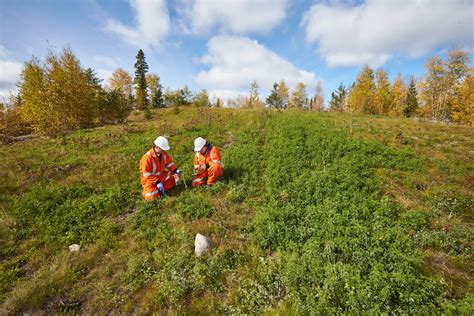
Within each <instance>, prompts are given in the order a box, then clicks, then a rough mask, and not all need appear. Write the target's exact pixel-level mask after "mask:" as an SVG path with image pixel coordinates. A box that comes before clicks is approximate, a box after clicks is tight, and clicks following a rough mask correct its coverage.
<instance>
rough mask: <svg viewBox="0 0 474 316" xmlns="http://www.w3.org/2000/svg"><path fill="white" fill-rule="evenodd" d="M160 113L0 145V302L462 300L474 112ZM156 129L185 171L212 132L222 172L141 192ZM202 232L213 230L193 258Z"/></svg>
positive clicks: (152, 305) (87, 308) (238, 309)
mask: <svg viewBox="0 0 474 316" xmlns="http://www.w3.org/2000/svg"><path fill="white" fill-rule="evenodd" d="M154 116H155V118H154V119H153V120H151V121H142V120H141V119H140V117H132V122H131V123H129V124H128V125H121V126H108V127H103V128H99V129H94V130H83V131H77V132H74V133H71V134H69V135H66V136H63V137H59V138H56V139H41V138H37V139H34V140H31V141H28V142H25V143H17V144H13V145H10V146H6V147H2V149H1V151H0V158H1V164H2V165H1V166H0V167H1V170H2V171H1V172H2V173H3V174H1V177H2V178H3V179H5V181H3V183H2V187H1V188H0V192H1V197H0V206H1V207H2V209H3V210H4V211H3V212H2V215H1V219H0V220H1V222H0V249H1V250H0V251H1V252H0V256H1V265H0V302H1V303H2V304H3V305H2V311H3V312H5V311H10V312H19V311H28V310H45V311H50V312H57V311H78V310H80V311H82V312H110V311H121V312H152V311H161V312H169V313H176V312H187V313H193V314H195V313H197V312H201V313H202V314H208V313H209V312H220V313H242V312H244V313H249V312H254V313H258V312H262V311H264V310H267V311H269V312H272V311H273V312H276V311H283V312H288V313H290V312H292V311H296V312H308V313H314V312H318V311H319V312H327V311H351V310H353V309H356V310H366V311H421V310H427V311H431V310H433V309H447V310H449V309H455V308H457V309H459V310H460V311H467V310H465V309H466V308H469V307H470V306H471V305H470V303H472V285H471V290H469V282H470V280H472V271H473V262H474V260H473V259H474V258H473V257H474V254H473V248H472V240H473V238H472V237H473V236H472V235H473V217H472V196H473V189H474V188H473V187H474V185H473V183H474V171H473V163H474V155H473V149H474V137H473V136H474V130H473V129H472V128H469V127H463V126H446V125H440V124H432V123H423V122H415V121H412V120H405V119H395V118H378V117H367V116H347V115H333V114H327V113H323V114H307V113H272V112H259V111H235V110H207V109H191V108H188V109H185V110H182V111H181V112H180V113H179V114H174V113H173V112H172V111H171V110H163V111H158V112H156V113H155V114H154ZM165 119H166V120H165ZM158 133H160V134H165V135H168V136H169V137H170V142H171V145H172V151H171V154H172V157H173V158H174V160H175V161H176V162H177V163H178V164H179V165H180V166H181V167H182V169H183V170H184V172H185V175H187V177H186V178H185V180H186V181H185V182H186V184H187V185H189V184H190V176H189V175H190V174H191V168H192V163H191V159H192V152H190V149H191V145H192V140H193V139H194V137H196V136H198V135H204V136H207V137H208V138H209V139H210V140H212V142H213V143H214V144H215V145H217V146H219V147H220V148H221V149H222V153H223V161H224V163H225V165H226V172H225V176H224V179H222V181H220V182H219V183H218V184H217V185H216V186H215V187H213V188H212V189H197V190H191V189H189V188H186V187H185V185H184V183H183V184H181V185H180V186H179V187H178V188H176V189H174V191H173V192H172V196H170V197H168V198H166V199H162V200H159V201H156V202H152V203H147V202H144V201H142V199H141V197H140V187H139V184H138V170H137V168H138V160H139V159H140V157H141V155H142V154H143V153H144V152H145V151H146V150H147V149H148V147H149V144H150V142H151V141H152V140H153V138H154V137H155V136H156V134H158ZM287 138H289V139H290V141H289V145H288V147H285V146H284V144H285V139H287ZM293 157H297V159H294V158H293ZM197 232H200V233H204V234H207V235H209V236H211V238H212V240H213V245H214V248H213V251H212V253H211V255H209V256H207V257H205V258H203V259H196V258H194V256H193V252H192V251H193V240H194V234H195V233H197ZM71 243H80V244H81V245H82V249H81V251H80V252H79V253H78V254H70V253H69V252H68V250H67V246H68V245H69V244H71ZM469 292H471V294H469Z"/></svg>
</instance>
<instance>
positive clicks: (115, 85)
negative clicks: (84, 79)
mask: <svg viewBox="0 0 474 316" xmlns="http://www.w3.org/2000/svg"><path fill="white" fill-rule="evenodd" d="M109 85H110V88H111V90H118V91H120V92H121V93H123V94H124V95H125V96H127V97H129V96H130V95H132V87H133V79H132V76H131V75H130V73H129V72H128V71H126V70H124V69H122V68H118V69H116V70H115V71H114V72H113V73H112V75H111V76H110V78H109Z"/></svg>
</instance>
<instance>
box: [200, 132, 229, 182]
mask: <svg viewBox="0 0 474 316" xmlns="http://www.w3.org/2000/svg"><path fill="white" fill-rule="evenodd" d="M194 151H195V152H196V155H195V156H194V178H193V186H194V187H197V186H200V185H204V184H207V185H212V184H213V183H214V182H216V180H217V178H219V177H220V176H221V175H222V173H223V172H224V164H223V163H222V162H221V153H220V152H219V149H217V147H216V146H212V145H211V144H210V143H208V142H207V141H206V140H205V139H204V138H202V137H198V138H196V139H195V140H194Z"/></svg>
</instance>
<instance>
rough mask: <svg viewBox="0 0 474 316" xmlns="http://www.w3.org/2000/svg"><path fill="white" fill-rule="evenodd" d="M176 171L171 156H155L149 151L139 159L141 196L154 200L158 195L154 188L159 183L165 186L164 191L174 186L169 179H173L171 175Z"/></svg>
mask: <svg viewBox="0 0 474 316" xmlns="http://www.w3.org/2000/svg"><path fill="white" fill-rule="evenodd" d="M175 170H176V165H175V164H174V162H173V160H172V159H171V156H170V155H169V154H168V153H167V152H164V153H162V154H161V155H159V156H157V155H156V153H155V151H154V150H153V148H152V149H150V150H149V151H147V152H146V153H145V154H144V155H143V156H142V158H141V159H140V182H141V184H142V187H143V196H144V197H145V198H146V199H154V198H156V197H158V196H159V195H160V193H159V191H158V189H157V188H156V183H157V182H158V181H159V182H161V183H163V185H164V186H165V190H169V189H170V185H171V187H172V186H173V185H174V181H173V183H172V184H171V181H170V179H174V178H173V176H172V173H174V171H175Z"/></svg>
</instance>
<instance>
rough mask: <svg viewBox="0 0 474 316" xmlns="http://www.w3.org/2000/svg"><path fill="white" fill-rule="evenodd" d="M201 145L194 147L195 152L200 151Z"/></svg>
mask: <svg viewBox="0 0 474 316" xmlns="http://www.w3.org/2000/svg"><path fill="white" fill-rule="evenodd" d="M202 147H204V146H201V147H194V151H196V152H198V151H201V149H202Z"/></svg>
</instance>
